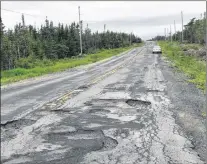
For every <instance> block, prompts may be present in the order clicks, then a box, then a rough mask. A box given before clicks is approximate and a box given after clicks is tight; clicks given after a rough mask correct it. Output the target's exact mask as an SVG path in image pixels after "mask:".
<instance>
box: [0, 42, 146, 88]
mask: <svg viewBox="0 0 207 164" xmlns="http://www.w3.org/2000/svg"><path fill="white" fill-rule="evenodd" d="M141 45H143V43H139V44H134V45H132V46H129V47H124V48H116V49H110V50H101V51H99V52H98V53H96V54H89V55H87V56H84V57H82V58H74V59H72V58H67V59H61V60H56V61H51V62H49V63H50V64H49V65H44V63H43V62H41V63H39V64H38V66H37V67H34V68H31V69H25V68H16V69H12V70H7V71H2V72H1V85H5V84H9V83H12V82H17V81H20V80H23V79H28V78H31V77H36V76H41V75H45V74H49V73H54V72H60V71H64V70H66V69H69V68H73V67H77V66H80V65H86V64H91V63H95V62H97V61H100V60H103V59H106V58H109V57H112V56H115V55H118V54H120V53H122V52H124V51H127V50H130V49H132V48H134V47H138V46H141ZM47 63H48V62H47ZM51 63H52V64H51Z"/></svg>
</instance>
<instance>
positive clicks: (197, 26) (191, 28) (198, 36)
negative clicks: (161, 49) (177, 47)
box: [152, 12, 206, 44]
mask: <svg viewBox="0 0 207 164" xmlns="http://www.w3.org/2000/svg"><path fill="white" fill-rule="evenodd" d="M172 31H173V30H172ZM205 34H206V13H205V12H204V13H203V14H201V17H200V18H198V19H196V18H192V19H191V20H190V21H189V22H188V23H187V24H185V25H184V28H183V41H184V42H185V43H198V44H204V43H205V39H206V35H205ZM181 38H182V31H177V32H176V33H174V34H173V35H172V40H173V41H179V42H181ZM170 39H171V38H170V34H167V37H166V40H170ZM152 40H165V36H164V35H162V36H156V37H155V38H153V39H152Z"/></svg>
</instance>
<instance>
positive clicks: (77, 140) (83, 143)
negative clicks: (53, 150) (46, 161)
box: [46, 129, 118, 151]
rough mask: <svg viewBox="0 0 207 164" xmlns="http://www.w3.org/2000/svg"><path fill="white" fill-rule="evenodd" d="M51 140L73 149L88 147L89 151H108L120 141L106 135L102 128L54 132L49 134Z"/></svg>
mask: <svg viewBox="0 0 207 164" xmlns="http://www.w3.org/2000/svg"><path fill="white" fill-rule="evenodd" d="M46 137H47V139H48V141H49V142H54V143H56V144H57V143H60V144H62V145H64V146H66V145H67V146H69V147H71V148H72V149H77V148H78V149H80V150H82V151H84V149H88V150H89V151H99V150H100V151H102V150H103V151H106V150H110V149H113V148H115V147H116V146H117V145H118V142H117V141H116V140H115V139H113V138H111V137H108V136H105V135H104V133H103V131H102V130H83V129H79V130H76V131H72V132H71V131H68V132H66V131H63V132H60V131H59V132H56V133H54V132H52V133H49V134H47V136H46Z"/></svg>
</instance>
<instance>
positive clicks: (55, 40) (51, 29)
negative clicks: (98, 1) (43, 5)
mask: <svg viewBox="0 0 207 164" xmlns="http://www.w3.org/2000/svg"><path fill="white" fill-rule="evenodd" d="M80 31H82V32H81V33H82V45H83V54H88V53H95V52H96V51H97V50H99V49H112V48H119V47H125V46H129V45H130V44H131V43H140V42H141V39H140V38H139V37H137V36H135V35H134V34H131V35H130V34H126V33H117V32H112V31H106V32H102V33H99V32H98V31H97V32H95V33H92V32H91V30H90V29H89V28H88V27H87V28H85V29H84V30H80V27H79V24H78V23H75V22H73V23H71V24H70V25H63V24H60V23H59V24H58V26H54V25H53V21H49V20H48V19H46V20H45V24H44V25H41V28H40V29H37V28H36V27H34V26H32V25H26V23H25V19H24V15H22V22H21V23H19V24H16V25H15V27H14V29H13V30H11V29H8V30H5V26H4V24H3V22H2V19H1V39H2V40H1V70H9V69H13V68H16V67H23V68H30V67H33V65H31V64H29V63H31V62H33V61H34V60H47V59H52V60H53V59H63V58H70V57H73V56H79V53H80V35H79V34H80Z"/></svg>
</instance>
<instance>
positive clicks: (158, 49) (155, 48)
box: [152, 46, 162, 54]
mask: <svg viewBox="0 0 207 164" xmlns="http://www.w3.org/2000/svg"><path fill="white" fill-rule="evenodd" d="M152 53H153V54H154V53H162V49H161V48H160V46H154V47H153V49H152Z"/></svg>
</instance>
